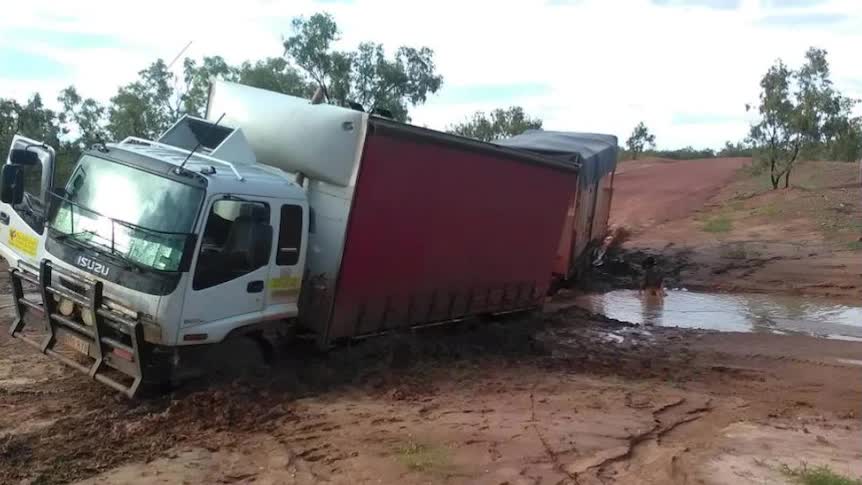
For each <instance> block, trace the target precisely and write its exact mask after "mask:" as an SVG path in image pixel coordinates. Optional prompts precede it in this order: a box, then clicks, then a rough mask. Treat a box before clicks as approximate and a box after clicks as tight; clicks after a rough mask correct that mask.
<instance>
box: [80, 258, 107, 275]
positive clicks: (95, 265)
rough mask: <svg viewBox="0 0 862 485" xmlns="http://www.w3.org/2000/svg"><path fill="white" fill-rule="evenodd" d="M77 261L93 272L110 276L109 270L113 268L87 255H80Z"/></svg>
mask: <svg viewBox="0 0 862 485" xmlns="http://www.w3.org/2000/svg"><path fill="white" fill-rule="evenodd" d="M77 262H78V266H80V267H82V268H84V269H86V270H88V271H90V272H92V273H96V274H100V275H102V276H108V272H109V271H110V270H111V268H109V267H107V266H105V265H104V264H102V263H99V262H98V261H93V260H92V259H90V258H88V257H86V256H78V259H77Z"/></svg>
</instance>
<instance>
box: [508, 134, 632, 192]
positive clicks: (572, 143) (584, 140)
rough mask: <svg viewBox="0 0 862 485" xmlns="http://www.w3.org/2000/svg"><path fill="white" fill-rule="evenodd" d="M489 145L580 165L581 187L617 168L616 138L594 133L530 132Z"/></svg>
mask: <svg viewBox="0 0 862 485" xmlns="http://www.w3.org/2000/svg"><path fill="white" fill-rule="evenodd" d="M492 143H494V144H497V145H500V146H504V147H507V148H515V149H518V150H525V151H529V152H533V153H538V154H540V155H544V156H547V157H551V158H555V159H557V160H564V161H567V162H571V163H578V164H580V171H579V174H578V180H579V183H580V185H590V184H594V183H596V182H598V181H599V180H600V179H601V178H602V177H604V176H605V175H606V174H608V173H610V172H612V171H613V170H614V169H615V168H616V166H617V150H618V147H617V137H615V136H613V135H601V134H597V133H572V132H566V131H544V130H529V131H525V132H524V133H522V134H520V135H516V136H513V137H512V138H507V139H505V140H495V141H493V142H492Z"/></svg>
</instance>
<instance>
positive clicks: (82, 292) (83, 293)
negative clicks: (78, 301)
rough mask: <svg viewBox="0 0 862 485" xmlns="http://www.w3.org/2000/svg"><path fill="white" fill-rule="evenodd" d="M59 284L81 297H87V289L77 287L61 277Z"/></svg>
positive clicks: (81, 286) (80, 286)
mask: <svg viewBox="0 0 862 485" xmlns="http://www.w3.org/2000/svg"><path fill="white" fill-rule="evenodd" d="M60 284H61V285H63V287H64V288H66V289H69V290H72V291H74V292H75V293H77V294H79V295H81V296H87V289H86V288H84V286H83V285H79V284H77V283H75V282H72V281H70V280H67V279H66V278H63V277H60Z"/></svg>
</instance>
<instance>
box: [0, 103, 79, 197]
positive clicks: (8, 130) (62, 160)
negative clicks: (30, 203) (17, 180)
mask: <svg viewBox="0 0 862 485" xmlns="http://www.w3.org/2000/svg"><path fill="white" fill-rule="evenodd" d="M16 134H20V135H23V136H26V137H28V138H32V139H34V140H38V141H41V142H44V143H46V144H48V145H50V146H51V147H53V148H54V150H55V151H56V153H57V159H56V164H57V169H56V174H55V178H54V181H55V185H62V184H63V183H65V180H66V178H65V177H66V176H68V173H69V171H70V170H71V168H72V167H73V166H74V163H75V161H76V160H77V156H78V153H79V152H78V150H77V147H76V145H75V144H74V143H70V142H68V141H63V135H64V134H65V132H64V129H63V127H62V126H61V121H60V116H59V115H58V113H56V112H54V111H53V110H50V109H48V108H46V107H45V105H44V103H43V102H42V97H41V96H40V95H39V94H35V95H33V97H31V98H30V99H28V100H27V102H26V103H24V104H21V103H19V102H17V101H15V100H13V99H2V98H0V158H2V161H3V162H4V163H5V161H6V157H8V155H9V147H10V146H11V144H12V138H13V137H14V136H15V135H16ZM39 178H40V175H39V173H38V172H35V171H33V172H29V176H27V177H25V186H26V189H27V190H28V191H30V192H37V190H36V188H37V187H38V184H39Z"/></svg>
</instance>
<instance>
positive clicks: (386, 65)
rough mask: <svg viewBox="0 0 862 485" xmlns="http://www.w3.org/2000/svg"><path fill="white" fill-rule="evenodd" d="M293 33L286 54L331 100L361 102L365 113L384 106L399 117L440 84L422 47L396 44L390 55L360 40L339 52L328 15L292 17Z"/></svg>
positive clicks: (429, 54) (335, 29)
mask: <svg viewBox="0 0 862 485" xmlns="http://www.w3.org/2000/svg"><path fill="white" fill-rule="evenodd" d="M292 25H293V31H294V34H293V35H292V36H290V37H288V38H287V39H286V40H285V41H284V49H285V56H286V57H287V59H288V60H289V61H290V62H292V63H293V64H295V65H296V66H297V67H298V68H299V69H301V70H302V71H303V72H304V73H305V74H306V75H307V76H308V78H309V79H310V82H311V84H313V85H314V86H315V87H318V86H319V87H321V88H323V91H324V94H325V96H326V99H327V100H328V101H329V102H330V103H333V104H340V105H345V104H347V103H348V102H355V103H358V104H360V105H361V106H362V107H363V108H364V109H365V110H367V111H374V110H387V111H389V112H390V113H391V114H392V117H393V118H395V119H397V120H399V121H407V120H409V119H410V118H409V116H408V109H409V108H410V107H412V106H416V105H417V104H422V103H424V102H425V101H426V100H427V98H428V95H429V94H433V93H436V92H437V91H438V90H439V89H440V86H441V85H442V83H443V77H442V76H440V75H439V74H437V72H436V67H435V65H434V51H432V50H431V49H429V48H427V47H421V48H418V49H417V48H414V47H400V48H398V49H397V50H396V52H395V55H394V57H392V58H389V57H387V56H386V53H385V51H384V49H383V46H382V45H381V44H375V43H370V42H364V43H362V44H360V45H359V47H358V48H357V49H356V50H355V51H338V50H335V49H334V48H333V44H334V43H335V42H336V41H337V40H339V38H340V37H339V35H340V33H339V30H338V25H337V24H336V23H335V20H334V19H333V18H332V16H331V15H329V14H324V13H318V14H315V15H312V16H311V17H309V18H305V17H297V18H294V19H293V23H292Z"/></svg>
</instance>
